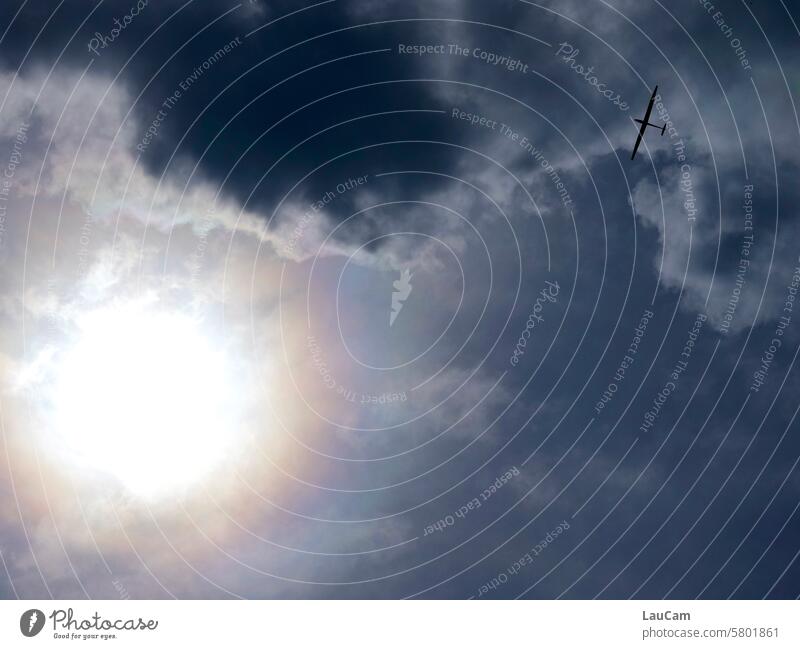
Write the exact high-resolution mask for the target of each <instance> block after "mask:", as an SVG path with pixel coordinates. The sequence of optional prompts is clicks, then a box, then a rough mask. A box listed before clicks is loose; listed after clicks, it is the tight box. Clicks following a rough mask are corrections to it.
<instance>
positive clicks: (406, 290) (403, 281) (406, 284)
mask: <svg viewBox="0 0 800 649" xmlns="http://www.w3.org/2000/svg"><path fill="white" fill-rule="evenodd" d="M412 277H413V275H412V274H411V271H410V270H409V269H408V268H406V269H405V270H404V271H403V272H402V273H400V279H398V280H396V281H394V282H392V286H394V288H395V290H394V291H393V292H392V312H391V313H390V314H389V326H390V327H391V326H392V325H393V324H394V321H395V319H396V318H397V316H398V315H400V309H402V308H403V302H405V301H406V300H407V299H408V296H409V295H411V289H412V288H414V287H413V286H411V278H412Z"/></svg>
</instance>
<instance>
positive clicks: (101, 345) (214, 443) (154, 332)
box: [53, 303, 233, 497]
mask: <svg viewBox="0 0 800 649" xmlns="http://www.w3.org/2000/svg"><path fill="white" fill-rule="evenodd" d="M79 326H80V335H79V337H78V339H77V341H76V342H75V344H74V346H73V347H71V348H70V349H68V350H67V351H66V352H65V353H64V355H63V357H62V358H61V360H60V361H59V363H58V366H57V370H56V376H55V382H54V394H53V415H54V427H55V432H56V433H57V435H59V437H60V439H61V441H62V442H63V444H64V445H65V447H66V450H67V452H69V453H71V454H73V455H74V457H75V458H76V459H78V460H79V461H81V462H82V463H84V464H85V465H87V466H88V467H90V468H93V469H95V470H98V471H101V472H104V473H107V474H110V475H112V476H114V477H115V478H117V479H118V480H119V481H120V482H122V483H123V484H124V485H125V486H126V487H127V488H128V489H129V490H130V491H132V492H133V493H135V494H137V495H139V496H142V497H151V496H155V495H159V494H162V493H165V492H172V491H174V490H175V489H178V488H181V487H184V486H187V485H189V484H191V483H193V482H196V481H197V480H198V479H200V478H201V477H203V476H204V475H205V474H207V473H208V472H209V470H210V469H211V468H212V467H213V466H214V465H215V464H217V463H218V462H219V461H220V459H221V458H222V457H223V456H224V454H225V452H226V449H227V448H228V446H229V443H230V440H231V437H230V428H231V424H230V422H231V417H232V415H233V413H232V412H231V403H232V389H231V385H232V384H231V381H230V379H231V377H230V376H228V373H229V372H228V368H227V367H226V358H225V355H224V354H223V353H222V352H221V351H219V350H218V349H215V347H214V345H213V344H212V343H211V341H210V340H209V339H208V338H207V337H206V336H204V335H203V334H202V332H201V330H200V328H199V326H198V325H197V323H196V322H195V321H194V320H193V319H192V318H190V317H188V316H185V315H182V314H176V313H165V312H160V311H157V310H153V309H152V307H150V306H147V305H140V304H136V303H130V304H128V305H125V306H117V307H113V308H104V309H101V310H97V311H93V312H91V313H89V314H87V315H86V316H84V317H83V318H82V319H81V320H80V322H79Z"/></svg>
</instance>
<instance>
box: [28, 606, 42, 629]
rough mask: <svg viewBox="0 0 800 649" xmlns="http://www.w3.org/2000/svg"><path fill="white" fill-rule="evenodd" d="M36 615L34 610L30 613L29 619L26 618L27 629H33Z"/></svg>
mask: <svg viewBox="0 0 800 649" xmlns="http://www.w3.org/2000/svg"><path fill="white" fill-rule="evenodd" d="M38 617H39V616H38V615H36V611H33V613H31V619H30V620H28V631H31V630H33V625H34V624H36V620H37V619H38Z"/></svg>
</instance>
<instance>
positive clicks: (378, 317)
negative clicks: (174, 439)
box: [0, 0, 800, 599]
mask: <svg viewBox="0 0 800 649" xmlns="http://www.w3.org/2000/svg"><path fill="white" fill-rule="evenodd" d="M50 4H51V3H41V2H20V1H19V0H12V1H10V2H6V3H5V4H4V5H3V7H2V8H0V32H2V39H0V96H2V98H3V99H2V103H1V104H0V138H2V145H3V146H2V147H1V148H0V165H2V167H3V169H9V168H11V167H10V166H9V165H11V164H12V162H14V160H15V158H14V156H15V146H16V155H17V156H19V157H20V159H21V160H22V163H20V164H19V165H15V166H14V169H13V173H12V174H11V176H12V177H11V178H10V179H9V183H8V184H7V189H8V192H7V193H8V195H9V198H8V200H7V201H4V202H6V203H7V208H6V207H4V211H3V212H0V216H2V217H3V220H2V221H0V224H2V228H0V260H1V261H2V263H3V268H4V273H3V276H2V277H0V319H2V327H1V329H2V331H3V333H2V335H1V336H0V361H1V362H2V366H3V374H5V375H6V376H8V377H13V376H18V375H21V374H22V375H24V376H26V377H30V375H31V374H32V373H33V374H35V375H36V378H37V380H39V379H41V383H40V384H38V385H39V387H37V388H36V389H34V390H33V391H32V392H31V390H27V391H25V390H23V391H20V390H19V389H18V388H15V387H14V386H15V385H16V383H18V381H17V382H16V383H15V380H12V379H11V378H9V379H8V380H3V386H2V387H3V390H4V392H3V393H2V400H3V406H4V408H3V410H5V411H6V413H7V414H6V415H5V419H6V421H5V426H4V432H3V435H4V441H5V444H4V445H3V446H2V447H0V449H1V450H2V452H3V454H4V455H5V456H6V458H7V459H8V462H0V466H3V467H5V466H7V467H8V469H6V468H2V469H0V497H1V498H2V508H0V522H1V526H0V553H2V559H3V565H4V569H3V570H0V593H2V594H3V595H4V596H5V597H9V598H10V597H22V598H40V597H48V596H52V597H56V598H59V597H64V598H66V597H98V598H101V597H105V598H107V597H117V596H120V593H121V592H122V591H124V592H125V593H128V594H129V595H130V596H131V597H141V598H150V597H171V596H172V597H184V598H214V597H248V598H283V597H290V598H403V597H428V598H470V597H475V598H481V599H487V598H503V599H509V598H517V597H524V598H559V597H562V598H584V599H591V598H595V597H601V598H629V597H635V598H647V599H658V598H663V597H669V598H695V597H703V598H728V597H734V598H762V597H769V598H796V597H797V596H798V595H800V586H798V576H800V565H799V564H798V561H797V559H798V554H799V553H800V541H798V538H800V537H799V536H798V532H800V517H798V507H800V500H799V499H798V495H799V494H798V491H799V489H800V480H798V471H797V465H798V462H800V441H798V440H800V436H798V434H797V431H798V424H797V422H796V419H795V417H796V415H797V410H798V407H799V406H798V405H797V398H796V395H797V394H798V392H797V389H798V371H797V369H796V367H795V361H796V359H797V354H798V351H799V350H800V347H799V346H798V345H799V344H800V335H798V332H800V305H799V304H796V303H795V296H796V293H797V290H798V288H800V244H798V243H797V242H798V241H800V237H798V234H800V232H798V215H797V208H796V206H797V204H798V186H797V177H798V164H799V163H800V156H798V151H799V150H800V148H798V143H800V119H798V112H797V100H798V89H800V77H799V76H798V75H799V74H800V73H799V72H798V70H800V65H798V64H799V63H800V62H799V61H798V56H800V54H799V53H800V48H798V39H800V30H798V26H797V23H798V21H799V20H800V7H799V6H797V3H796V2H789V1H788V0H777V1H776V2H770V3H747V2H742V1H733V0H719V1H716V0H715V2H713V3H711V2H697V1H689V0H685V1H684V2H680V3H662V2H659V1H658V0H653V1H651V0H644V1H642V0H635V1H634V0H609V1H608V2H606V1H604V0H580V1H579V0H549V1H548V0H543V1H542V2H526V1H523V0H503V1H500V2H488V1H485V0H484V1H477V0H476V1H467V0H464V1H459V2H444V1H442V0H435V1H433V2H409V1H407V0H405V1H402V2H400V1H398V2H394V1H391V0H383V1H378V0H352V1H348V0H329V1H328V2H321V3H318V4H314V3H309V4H300V3H296V2H283V1H282V2H270V1H268V0H257V1H256V2H242V3H241V4H236V3H233V2H227V1H218V0H214V1H213V2H212V1H208V2H200V1H199V0H195V1H194V2H192V1H189V2H186V3H179V2H172V1H161V2H158V3H156V2H150V3H144V4H142V5H141V10H139V9H137V8H136V4H135V3H132V2H129V1H128V0H120V1H118V2H117V1H115V2H102V3H99V4H97V3H94V4H87V3H86V2H77V1H72V0H65V1H64V2H61V3H60V4H57V5H54V6H50ZM125 16H128V18H125ZM115 19H118V20H119V21H120V25H124V27H123V28H122V29H119V28H117V27H116V24H115V22H114V20H115ZM115 28H116V29H117V31H116V32H115V31H113V30H115ZM93 39H94V40H93ZM103 45H104V46H103ZM90 46H92V47H93V48H94V50H95V51H92V49H91V48H90ZM656 85H658V88H659V96H658V100H657V103H656V107H655V108H654V110H653V113H652V115H651V121H653V122H656V123H657V124H659V125H661V124H662V123H664V122H665V121H668V124H667V126H668V129H667V132H666V133H665V134H664V136H663V137H662V136H660V135H659V132H658V130H657V129H649V130H648V132H647V133H646V134H645V136H644V140H643V144H642V146H641V148H640V150H639V152H638V154H637V156H636V158H635V159H634V160H631V159H630V154H631V147H632V145H633V142H634V140H635V137H636V133H637V129H638V125H637V124H635V123H634V122H633V121H632V120H633V119H634V118H640V117H641V116H642V114H643V112H644V109H645V107H646V105H647V101H648V98H649V97H650V93H651V92H652V90H653V87H654V86H656ZM22 124H28V125H29V126H28V127H27V128H26V131H25V133H24V137H23V138H21V137H20V135H19V133H20V131H19V129H20V126H21V125H22ZM23 140H24V142H23ZM6 162H8V165H6V164H5V163H6ZM359 179H360V180H359ZM87 223H88V224H90V226H91V227H89V226H87ZM84 239H86V240H85V241H84ZM404 271H408V273H407V276H409V277H410V279H409V280H408V281H409V282H410V286H411V288H410V289H408V288H407V287H406V288H405V289H404V285H403V280H402V277H403V272H404ZM148 290H149V291H150V293H148V295H149V294H153V295H157V296H158V297H157V300H158V303H159V305H161V307H162V308H165V309H172V310H173V311H176V310H177V311H181V312H191V313H193V314H197V313H200V314H201V315H202V319H203V326H204V327H207V328H208V329H209V330H211V331H213V332H214V335H216V336H218V340H221V341H223V340H224V341H225V343H224V344H225V345H226V346H227V348H229V354H230V357H231V359H232V361H231V362H232V363H234V364H236V366H237V367H240V368H241V372H240V373H239V375H238V377H237V383H236V391H237V394H238V406H237V408H238V410H237V412H239V411H241V412H244V413H245V414H243V415H242V416H241V418H238V415H237V419H236V421H234V420H233V418H231V420H230V421H229V426H227V427H225V429H224V430H220V431H219V434H220V435H221V436H225V437H226V438H230V439H233V440H235V444H234V445H233V447H234V448H235V449H236V450H235V452H234V451H232V452H230V454H229V455H227V456H226V457H225V458H223V459H221V460H220V463H219V464H218V465H217V466H216V467H215V469H214V472H213V475H212V476H211V477H208V478H206V479H204V480H201V481H199V482H198V483H197V484H193V485H191V486H190V487H187V488H186V490H185V491H181V492H180V493H177V492H176V493H173V494H170V497H169V498H164V499H161V500H158V501H156V502H152V501H147V502H142V501H140V500H139V499H137V498H136V497H135V495H132V494H131V493H129V491H128V490H127V489H126V487H125V485H124V484H122V483H121V482H120V480H119V479H118V478H119V476H115V475H114V474H113V472H112V471H110V470H108V469H107V467H106V468H104V467H102V466H93V467H91V468H90V469H87V468H86V464H85V463H81V462H75V461H74V459H75V458H74V457H72V455H71V454H70V453H69V452H66V453H63V454H61V455H59V453H60V452H61V451H60V450H59V451H54V450H53V449H54V448H56V447H58V448H59V449H60V446H59V442H58V441H57V440H59V439H60V438H59V437H58V435H59V433H58V421H56V420H55V419H53V418H52V417H51V416H50V414H49V410H48V409H49V402H48V397H47V394H48V393H47V381H48V378H47V377H48V376H49V374H48V372H49V365H48V364H52V365H53V366H54V367H55V366H56V365H57V360H54V359H57V357H58V353H59V352H58V350H59V349H60V347H64V348H66V347H68V346H69V341H70V340H71V338H70V336H71V335H72V334H71V332H72V327H73V325H74V323H75V322H79V321H80V315H81V314H82V313H87V312H92V310H95V309H98V308H102V307H104V306H105V305H107V304H111V303H114V304H116V303H117V302H119V301H120V300H135V299H136V298H137V296H138V295H141V294H143V292H147V291H148ZM398 292H399V293H402V296H401V297H399V298H397V297H396V298H394V299H395V303H394V306H393V302H392V300H393V293H398ZM398 303H399V305H400V308H399V311H398V312H397V315H396V316H395V320H394V321H392V324H391V325H390V319H389V318H390V313H391V312H392V309H393V308H394V309H395V311H397V308H396V307H397V304H398ZM220 345H223V343H222V342H220ZM47 349H55V350H56V351H55V352H52V355H50V356H48V355H47V352H46V351H43V350H47ZM42 368H44V369H42ZM153 371H154V372H158V371H159V370H158V368H154V370H153ZM26 372H27V374H26ZM40 375H42V376H43V377H44V378H42V376H40ZM109 380H111V379H109ZM134 392H135V390H134ZM604 393H605V397H604ZM132 398H134V399H135V394H134V395H133V396H132ZM110 426H112V427H113V422H112V423H111V424H110ZM54 440H55V441H54ZM189 446H190V447H191V446H192V445H191V444H190V445H189ZM185 452H186V453H187V455H191V453H192V452H193V451H192V448H187V449H185ZM84 459H85V458H84ZM180 461H181V460H180V459H178V460H176V462H180ZM153 470H154V471H157V470H156V469H153ZM104 471H105V472H104ZM120 589H122V590H120Z"/></svg>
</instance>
